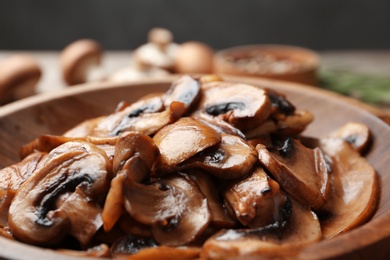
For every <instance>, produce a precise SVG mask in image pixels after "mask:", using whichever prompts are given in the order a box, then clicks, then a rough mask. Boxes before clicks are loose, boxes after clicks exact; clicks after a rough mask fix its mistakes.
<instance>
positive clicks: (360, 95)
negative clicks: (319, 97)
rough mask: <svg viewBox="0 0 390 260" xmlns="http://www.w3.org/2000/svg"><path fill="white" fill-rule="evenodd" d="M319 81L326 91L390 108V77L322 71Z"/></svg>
mask: <svg viewBox="0 0 390 260" xmlns="http://www.w3.org/2000/svg"><path fill="white" fill-rule="evenodd" d="M318 79H319V84H320V86H321V87H323V88H325V89H329V90H332V91H335V92H338V93H341V94H343V95H347V96H351V97H354V98H357V99H360V100H361V101H363V102H366V103H370V104H373V105H384V106H390V77H385V76H375V75H368V74H367V75H366V74H361V73H357V72H351V71H345V70H330V69H321V70H320V71H319V72H318Z"/></svg>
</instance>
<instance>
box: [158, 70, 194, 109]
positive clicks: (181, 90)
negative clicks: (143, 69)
mask: <svg viewBox="0 0 390 260" xmlns="http://www.w3.org/2000/svg"><path fill="white" fill-rule="evenodd" d="M200 95H201V91H200V82H199V80H197V79H195V78H193V77H191V76H187V75H186V76H181V77H180V78H178V79H176V80H175V81H174V82H173V83H172V85H171V87H170V88H169V89H168V91H167V92H166V93H165V94H164V96H163V102H164V105H165V107H169V105H170V104H171V103H172V102H181V103H183V104H185V106H186V108H187V109H186V112H187V111H188V110H189V109H191V107H193V106H194V105H195V104H196V102H197V101H198V100H199V98H200Z"/></svg>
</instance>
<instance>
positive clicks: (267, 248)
mask: <svg viewBox="0 0 390 260" xmlns="http://www.w3.org/2000/svg"><path fill="white" fill-rule="evenodd" d="M321 238H322V233H321V226H320V222H319V221H318V218H317V216H316V214H314V213H313V212H312V211H311V210H310V209H309V208H307V207H305V206H302V205H300V204H299V203H297V202H295V201H294V200H293V201H292V210H291V217H290V219H289V222H288V223H287V224H286V225H285V226H284V227H280V226H275V225H271V226H267V227H265V228H258V229H241V230H240V229H238V230H232V229H228V230H222V231H220V232H219V233H217V234H216V235H215V236H213V237H211V238H210V239H208V240H207V241H206V242H205V244H204V245H203V248H202V252H201V257H202V258H204V259H228V258H233V259H234V258H250V257H251V256H252V257H256V258H257V257H259V256H261V257H264V258H271V259H279V258H288V257H294V255H295V253H296V252H297V250H299V249H300V248H302V247H305V246H307V245H309V244H312V243H315V242H317V241H319V240H321Z"/></svg>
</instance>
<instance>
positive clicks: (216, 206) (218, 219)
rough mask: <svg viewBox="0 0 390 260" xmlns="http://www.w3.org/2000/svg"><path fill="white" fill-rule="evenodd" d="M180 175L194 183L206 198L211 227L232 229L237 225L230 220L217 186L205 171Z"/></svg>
mask: <svg viewBox="0 0 390 260" xmlns="http://www.w3.org/2000/svg"><path fill="white" fill-rule="evenodd" d="M181 174H182V175H183V176H184V177H186V178H190V180H192V181H194V182H195V183H196V184H197V185H198V187H199V189H200V190H201V192H202V193H203V195H204V196H205V197H206V199H207V204H208V206H209V209H210V212H211V215H212V221H211V225H212V226H214V227H217V228H232V227H234V226H236V225H237V221H236V220H235V219H233V218H231V217H230V215H229V214H228V213H227V212H226V210H225V209H224V207H223V204H222V198H221V196H220V195H219V193H218V188H217V185H216V184H215V183H214V180H213V178H212V176H211V175H210V174H209V173H208V172H207V171H205V170H202V169H200V168H199V169H197V168H194V169H190V170H187V171H185V173H181Z"/></svg>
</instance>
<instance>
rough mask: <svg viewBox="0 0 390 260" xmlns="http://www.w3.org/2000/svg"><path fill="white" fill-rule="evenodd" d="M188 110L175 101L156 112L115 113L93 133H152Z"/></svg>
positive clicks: (101, 134) (113, 134)
mask: <svg viewBox="0 0 390 260" xmlns="http://www.w3.org/2000/svg"><path fill="white" fill-rule="evenodd" d="M185 111H186V106H185V105H184V104H183V103H181V102H173V103H171V104H170V106H169V107H168V108H167V109H166V110H164V111H162V112H156V113H143V112H140V110H136V113H133V112H134V111H132V113H127V114H126V113H123V112H124V111H121V112H120V114H113V115H112V116H109V117H108V118H107V119H106V120H103V121H102V122H100V124H98V126H97V127H96V128H95V129H94V131H93V133H91V135H94V136H116V135H120V134H122V133H124V132H128V131H138V132H142V133H144V134H147V135H152V134H154V133H156V132H157V131H158V130H160V129H161V128H162V127H164V126H165V125H167V124H170V123H173V122H175V121H176V120H178V119H179V118H180V117H181V116H182V115H183V113H184V112H185Z"/></svg>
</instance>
